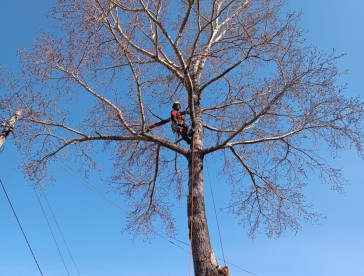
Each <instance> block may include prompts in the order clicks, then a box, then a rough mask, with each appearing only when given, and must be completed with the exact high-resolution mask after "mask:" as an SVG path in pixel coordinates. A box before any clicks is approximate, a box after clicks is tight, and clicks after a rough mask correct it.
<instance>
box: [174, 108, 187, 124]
mask: <svg viewBox="0 0 364 276" xmlns="http://www.w3.org/2000/svg"><path fill="white" fill-rule="evenodd" d="M171 120H172V123H176V124H179V125H183V124H184V123H185V119H184V118H183V117H182V115H181V113H180V112H178V111H177V110H172V111H171Z"/></svg>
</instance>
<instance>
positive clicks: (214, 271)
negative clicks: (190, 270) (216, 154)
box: [187, 105, 229, 276]
mask: <svg viewBox="0 0 364 276" xmlns="http://www.w3.org/2000/svg"><path fill="white" fill-rule="evenodd" d="M196 106H197V108H195V114H196V117H195V118H196V121H195V125H194V131H195V133H194V136H193V138H192V145H191V149H192V150H191V152H190V155H189V156H188V168H189V182H188V190H189V196H188V200H187V216H188V228H189V237H190V240H191V246H192V256H193V264H194V271H195V275H196V276H217V275H229V273H227V272H228V269H227V268H223V267H221V266H219V265H218V263H217V261H216V258H215V254H214V253H213V251H212V248H211V243H210V235H209V230H208V226H207V218H206V212H205V196H204V181H203V158H204V156H203V153H202V149H203V128H202V116H201V110H200V108H199V106H198V105H196ZM191 210H193V211H191ZM191 229H192V230H191Z"/></svg>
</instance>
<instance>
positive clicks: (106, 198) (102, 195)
mask: <svg viewBox="0 0 364 276" xmlns="http://www.w3.org/2000/svg"><path fill="white" fill-rule="evenodd" d="M57 164H58V166H59V167H60V168H61V169H63V170H64V171H65V172H67V173H68V174H69V175H70V176H72V177H73V178H74V179H75V180H76V181H78V182H79V183H81V184H82V185H83V186H85V187H86V188H87V189H89V190H90V191H92V192H93V193H95V194H96V195H98V196H99V197H100V198H102V199H103V200H105V201H106V202H108V203H110V204H111V205H113V206H114V207H116V208H118V209H119V210H121V211H122V212H123V213H125V214H129V212H128V211H127V210H125V209H124V208H123V207H121V206H120V205H119V204H117V203H116V202H114V201H112V200H111V199H109V198H108V197H107V196H105V195H104V194H103V193H102V192H101V191H99V190H98V189H97V188H96V187H95V186H93V185H92V184H90V183H87V181H84V180H83V179H81V177H79V176H78V175H77V173H74V172H73V171H72V168H70V167H69V166H68V165H67V164H64V166H62V165H61V164H60V163H59V162H58V163H57ZM153 230H154V231H155V233H156V234H157V236H159V237H161V238H162V239H164V240H166V241H168V242H169V243H171V244H172V245H174V246H176V247H178V248H179V249H180V250H182V251H184V252H185V253H187V254H190V251H187V250H185V249H183V248H182V246H180V245H178V244H177V243H176V242H179V243H180V244H182V245H184V246H186V248H187V247H190V246H191V244H190V243H186V242H184V241H181V240H179V239H177V238H175V237H173V236H170V235H168V234H166V233H164V232H163V231H161V230H159V229H157V228H155V227H153ZM158 232H159V233H158ZM161 233H162V234H161ZM163 235H165V236H167V237H168V238H166V237H164V236H163ZM172 240H174V241H175V242H173V241H172ZM216 258H217V259H219V260H224V259H221V258H219V257H216ZM226 263H227V264H230V265H232V266H234V267H235V268H237V269H239V270H241V271H243V272H246V273H248V274H251V275H254V276H260V275H258V274H255V273H253V272H251V271H249V270H246V269H244V268H241V267H239V266H237V265H235V264H233V263H231V262H229V261H226Z"/></svg>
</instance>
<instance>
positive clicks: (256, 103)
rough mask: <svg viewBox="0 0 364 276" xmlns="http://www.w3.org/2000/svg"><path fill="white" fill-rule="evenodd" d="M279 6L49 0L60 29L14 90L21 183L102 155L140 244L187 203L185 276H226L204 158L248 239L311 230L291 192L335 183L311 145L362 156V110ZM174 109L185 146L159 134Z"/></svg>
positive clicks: (88, 164) (36, 51) (31, 58)
mask: <svg viewBox="0 0 364 276" xmlns="http://www.w3.org/2000/svg"><path fill="white" fill-rule="evenodd" d="M283 4H284V3H282V1H279V0H179V1H177V0H170V1H162V0H59V1H58V3H57V4H56V6H55V8H54V9H53V11H52V15H53V16H54V17H55V18H56V20H58V21H57V22H58V23H59V24H58V27H59V28H58V29H56V30H55V32H54V33H53V34H46V33H43V34H41V35H40V36H39V37H38V38H37V39H36V42H35V45H34V47H33V49H31V50H29V51H26V50H21V51H20V56H21V58H22V64H23V73H22V76H21V80H22V82H21V83H20V82H18V83H17V82H13V86H12V87H11V88H12V90H13V91H16V96H14V97H13V98H12V99H13V100H14V102H15V103H16V105H18V106H15V109H19V108H23V109H22V110H23V119H22V120H21V122H20V123H19V130H18V132H17V137H18V138H19V140H20V141H22V148H23V149H24V151H25V152H27V154H26V156H27V157H28V160H27V166H26V172H27V173H28V174H29V176H30V177H31V178H32V179H34V180H35V181H37V183H41V182H42V181H43V180H44V179H47V177H48V171H47V167H48V164H49V163H51V162H52V161H55V160H57V159H59V158H64V159H65V160H73V161H74V162H75V163H76V164H78V165H79V167H80V168H81V169H83V170H85V171H86V172H87V171H88V170H90V169H92V168H93V167H94V166H95V165H96V163H95V161H94V156H95V154H96V151H97V150H100V149H101V150H103V152H104V154H107V155H109V156H110V158H112V159H113V160H114V167H113V174H112V175H111V176H110V178H109V181H110V182H111V183H113V185H114V187H115V189H116V190H117V191H118V192H120V193H121V194H122V195H124V196H125V199H126V200H128V202H129V208H130V221H129V224H128V226H127V227H128V228H129V229H131V230H135V231H136V232H138V233H143V234H148V233H149V232H151V231H153V226H152V225H153V223H155V222H158V221H159V222H162V223H164V224H165V226H166V228H167V229H168V231H173V227H174V226H173V216H172V215H173V214H172V213H171V211H170V210H171V208H170V207H171V205H173V199H174V198H182V196H183V195H186V194H188V197H187V198H188V200H187V216H188V227H189V237H190V238H192V240H191V245H192V253H193V262H194V271H195V275H221V274H227V273H228V272H226V270H224V269H223V268H222V267H221V266H220V265H218V263H217V261H216V258H215V256H214V253H213V251H212V248H211V245H210V238H209V231H208V227H207V220H206V213H205V202H204V180H203V172H204V168H203V160H204V157H205V156H206V155H209V154H211V155H212V156H214V157H215V158H219V160H222V161H221V162H220V163H219V162H218V163H217V164H219V165H221V174H223V175H225V176H226V179H227V180H229V181H230V182H231V185H232V191H233V193H232V197H231V202H230V205H229V207H230V209H231V211H232V212H233V213H235V214H237V215H238V216H239V217H240V218H241V222H242V223H244V224H245V225H246V227H247V228H248V229H249V233H250V234H251V235H254V233H255V232H256V230H264V231H266V233H267V234H268V235H270V236H279V235H280V234H281V233H282V231H284V230H285V229H286V228H287V227H288V228H291V229H293V230H298V229H299V227H300V222H301V221H302V220H309V221H311V220H315V219H316V218H317V214H316V213H315V212H314V211H313V210H312V209H311V207H310V205H309V204H308V203H306V202H305V200H304V195H303V193H302V188H303V187H304V186H305V185H306V183H307V182H308V180H309V175H310V174H311V173H312V172H314V173H317V174H318V175H319V176H320V177H321V179H322V181H323V182H327V183H329V184H330V185H331V186H332V187H333V188H336V189H341V185H342V176H341V174H340V171H339V170H337V169H334V168H332V167H331V166H330V165H329V164H328V163H327V162H325V160H324V159H323V158H321V156H320V154H319V153H320V151H319V150H318V146H319V145H321V144H323V145H327V147H328V149H329V150H331V151H332V152H333V153H335V152H336V151H337V150H341V149H343V148H344V147H345V146H347V145H349V144H350V145H353V146H355V147H356V149H357V150H358V151H359V152H360V153H361V154H362V139H363V133H362V131H361V129H360V122H361V120H362V118H363V104H362V103H360V102H359V100H357V99H349V98H345V97H344V96H343V88H344V87H341V86H339V85H337V78H338V77H339V76H340V72H339V71H338V69H337V66H336V59H337V58H338V56H336V55H335V53H334V52H333V53H325V52H321V51H318V50H316V49H315V47H313V46H312V45H309V44H308V43H307V42H305V40H304V38H303V37H302V33H303V32H302V30H301V29H300V28H298V27H297V23H298V21H299V19H300V13H297V12H285V11H284V9H283V8H284V6H283ZM174 100H180V101H181V103H185V107H186V108H188V109H187V112H188V117H190V120H191V121H190V124H191V126H192V127H193V129H194V131H195V134H194V137H193V143H192V146H191V148H190V147H189V146H187V144H185V143H184V142H183V141H182V142H179V143H176V142H175V140H176V137H175V136H174V134H173V133H172V131H171V129H170V125H169V112H170V110H171V106H172V103H173V101H174ZM176 154H178V155H179V156H181V157H182V156H183V157H184V158H185V160H186V162H181V160H179V163H178V164H177V163H176ZM186 179H188V187H187V183H186V185H184V183H185V180H186ZM185 190H187V191H185Z"/></svg>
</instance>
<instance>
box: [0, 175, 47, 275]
mask: <svg viewBox="0 0 364 276" xmlns="http://www.w3.org/2000/svg"><path fill="white" fill-rule="evenodd" d="M0 183H1V186H2V188H3V190H4V193H5V195H6V198H7V199H8V202H9V204H10V207H11V209H12V210H13V214H14V216H15V218H16V221H17V222H18V225H19V227H20V230H21V232H22V233H23V236H24V239H25V241H26V242H27V244H28V247H29V250H30V252H31V253H32V256H33V259H34V261H35V263H36V264H37V267H38V270H39V273H40V274H41V275H42V276H43V273H42V270H41V269H40V266H39V263H38V261H37V259H36V258H35V255H34V252H33V250H32V247H31V246H30V244H29V241H28V239H27V236H26V235H25V232H24V230H23V227H22V226H21V224H20V221H19V219H18V216H17V215H16V212H15V210H14V207H13V204H12V203H11V201H10V198H9V196H8V193H7V192H6V190H5V186H4V184H3V182H2V181H1V179H0Z"/></svg>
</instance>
